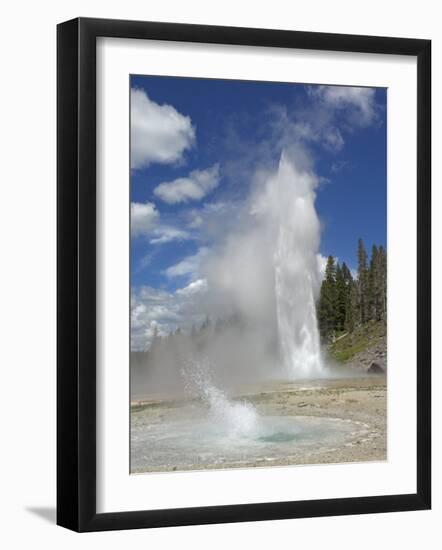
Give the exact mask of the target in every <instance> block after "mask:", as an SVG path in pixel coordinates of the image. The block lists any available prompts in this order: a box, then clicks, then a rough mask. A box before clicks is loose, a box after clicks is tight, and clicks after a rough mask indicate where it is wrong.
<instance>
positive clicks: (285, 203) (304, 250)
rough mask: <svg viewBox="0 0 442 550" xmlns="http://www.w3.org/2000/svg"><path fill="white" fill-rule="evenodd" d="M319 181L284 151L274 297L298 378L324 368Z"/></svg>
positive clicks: (276, 183) (285, 349) (277, 194)
mask: <svg viewBox="0 0 442 550" xmlns="http://www.w3.org/2000/svg"><path fill="white" fill-rule="evenodd" d="M315 185H316V179H315V178H314V177H313V176H312V175H311V174H309V173H307V172H299V171H298V170H297V168H296V166H295V164H294V163H293V161H292V160H291V159H290V158H289V157H288V155H286V154H285V153H284V152H283V153H282V155H281V160H280V163H279V170H278V174H277V176H276V178H274V179H273V180H272V182H271V187H272V189H271V191H272V195H273V200H274V202H276V212H277V216H278V220H277V223H278V229H277V237H276V246H275V253H274V258H273V259H274V268H275V297H276V309H277V321H278V335H279V343H280V349H281V353H282V358H283V361H284V366H285V368H286V369H287V371H288V373H289V374H290V375H291V376H293V377H297V378H300V377H302V378H304V377H305V378H308V377H312V376H320V375H321V373H322V371H323V362H322V357H321V347H320V339H319V331H318V325H317V319H316V307H315V289H316V288H317V286H318V278H317V277H318V276H317V256H316V254H317V252H318V247H319V234H320V228H319V220H318V217H317V214H316V211H315V206H314V201H315V192H314V189H315Z"/></svg>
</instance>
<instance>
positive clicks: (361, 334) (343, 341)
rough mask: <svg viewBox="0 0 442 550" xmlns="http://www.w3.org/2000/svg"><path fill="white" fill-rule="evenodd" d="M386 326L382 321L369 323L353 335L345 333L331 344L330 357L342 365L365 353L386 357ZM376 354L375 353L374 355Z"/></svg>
mask: <svg viewBox="0 0 442 550" xmlns="http://www.w3.org/2000/svg"><path fill="white" fill-rule="evenodd" d="M385 350H386V326H385V323H383V322H382V321H369V322H368V323H366V324H365V325H363V326H361V327H358V328H357V329H356V330H354V331H353V332H351V333H343V334H342V335H341V337H339V335H338V338H337V340H336V341H335V342H334V343H333V344H330V345H329V347H328V352H329V354H330V356H331V357H332V358H333V359H335V360H336V361H339V362H340V363H347V362H351V361H352V360H353V359H355V358H357V357H358V356H360V355H361V354H362V355H363V354H364V353H365V352H367V353H370V355H376V356H385ZM373 352H374V353H373Z"/></svg>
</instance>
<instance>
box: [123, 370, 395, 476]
mask: <svg viewBox="0 0 442 550" xmlns="http://www.w3.org/2000/svg"><path fill="white" fill-rule="evenodd" d="M229 403H231V409H232V410H231V411H230V410H229V411H227V413H228V414H227V415H225V413H224V411H223V415H224V416H222V417H216V416H213V415H212V413H211V410H210V407H208V406H207V405H205V404H204V403H202V402H200V401H199V400H188V401H180V400H166V399H160V400H159V399H150V400H148V399H146V400H139V401H137V402H134V403H132V406H131V472H132V473H146V472H161V471H164V472H165V471H185V470H206V469H224V468H249V467H267V466H287V465H297V464H299V465H301V464H328V463H343V462H363V461H384V460H386V459H387V414H386V411H387V392H386V380H385V376H383V375H381V376H366V377H359V378H345V379H331V380H325V379H320V380H309V381H305V382H302V381H300V382H296V383H293V382H272V383H268V384H265V385H261V386H260V387H256V388H249V389H248V390H243V391H242V392H241V394H240V395H236V396H235V397H233V398H231V399H229ZM251 411H253V415H252V414H251ZM230 413H231V414H230ZM255 413H256V414H255ZM237 417H238V421H237ZM255 417H256V418H255Z"/></svg>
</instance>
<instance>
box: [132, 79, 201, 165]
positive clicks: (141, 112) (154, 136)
mask: <svg viewBox="0 0 442 550" xmlns="http://www.w3.org/2000/svg"><path fill="white" fill-rule="evenodd" d="M194 143H195V128H194V127H193V125H192V121H191V119H190V117H188V116H184V115H182V114H181V113H179V112H178V111H177V110H176V109H175V108H174V107H172V106H171V105H166V104H165V105H159V104H158V103H155V101H152V100H151V99H150V98H149V97H148V95H147V94H146V93H145V92H144V91H143V90H139V89H132V90H131V167H132V168H135V169H137V168H145V167H147V166H149V165H150V164H152V163H159V164H171V163H175V162H178V161H180V160H181V159H182V157H183V154H184V152H185V151H186V150H187V149H190V148H191V147H192V146H193V145H194Z"/></svg>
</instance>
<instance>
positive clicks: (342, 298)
mask: <svg viewBox="0 0 442 550" xmlns="http://www.w3.org/2000/svg"><path fill="white" fill-rule="evenodd" d="M344 265H345V264H344ZM335 293H336V304H335V323H334V329H335V331H337V332H340V331H342V330H344V325H345V310H346V304H347V287H346V284H345V278H344V273H343V269H342V268H341V266H340V265H339V263H337V264H336V290H335Z"/></svg>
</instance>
